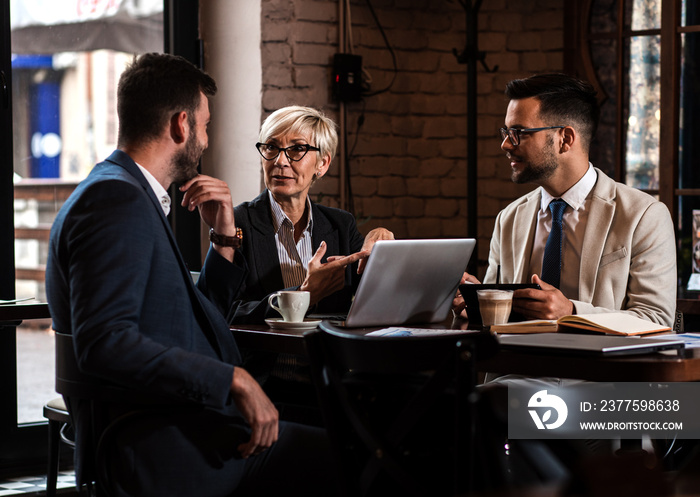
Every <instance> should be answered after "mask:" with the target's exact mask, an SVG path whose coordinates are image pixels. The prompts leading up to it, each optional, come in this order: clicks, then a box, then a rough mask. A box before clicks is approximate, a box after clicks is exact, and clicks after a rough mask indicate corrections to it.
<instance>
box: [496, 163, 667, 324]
mask: <svg viewBox="0 0 700 497" xmlns="http://www.w3.org/2000/svg"><path fill="white" fill-rule="evenodd" d="M596 173H597V174H598V179H597V181H596V184H595V186H594V187H593V190H592V191H591V194H590V195H591V197H590V207H589V208H590V214H589V217H588V222H587V224H586V228H585V229H586V232H585V235H584V240H583V247H582V251H581V271H580V275H581V276H580V279H579V282H578V289H579V300H573V301H572V302H573V303H574V307H575V311H576V313H577V314H590V313H601V312H612V311H620V310H622V311H625V312H629V313H631V314H635V315H637V316H638V317H640V318H643V319H647V320H651V321H653V322H655V323H659V324H664V325H667V326H671V327H672V326H673V322H674V318H675V309H676V285H677V274H676V242H675V236H674V230H673V221H672V220H671V216H670V214H669V212H668V209H667V208H666V206H665V205H664V204H662V203H661V202H658V201H657V200H655V199H654V198H653V197H651V196H650V195H647V194H646V193H643V192H641V191H639V190H637V189H634V188H631V187H629V186H627V185H623V184H621V183H617V182H615V181H613V180H612V179H611V178H609V177H608V176H606V175H605V174H604V173H603V172H602V171H601V170H599V169H597V168H596ZM540 191H541V188H538V189H537V190H535V191H532V192H530V193H528V194H527V195H525V196H523V197H521V198H519V199H518V200H516V201H514V202H513V203H511V204H510V205H509V206H508V207H506V208H505V209H503V210H502V211H501V212H500V213H499V214H498V217H497V218H496V226H495V228H494V231H493V237H492V238H491V247H490V252H489V267H488V269H487V271H486V276H485V277H484V282H487V283H493V282H495V280H496V268H497V266H498V265H499V264H500V265H501V282H502V283H529V282H530V278H531V276H532V275H530V274H527V271H528V268H529V267H530V256H531V253H532V245H533V240H534V237H535V229H536V226H537V210H538V209H539V206H540V197H541V194H540Z"/></svg>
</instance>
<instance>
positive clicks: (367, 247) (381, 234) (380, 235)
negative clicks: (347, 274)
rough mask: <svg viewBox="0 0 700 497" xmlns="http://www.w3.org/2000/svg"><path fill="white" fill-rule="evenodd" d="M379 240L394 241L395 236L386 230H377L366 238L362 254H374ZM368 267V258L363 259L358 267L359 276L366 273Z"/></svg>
mask: <svg viewBox="0 0 700 497" xmlns="http://www.w3.org/2000/svg"><path fill="white" fill-rule="evenodd" d="M377 240H394V234H393V233H392V232H391V231H389V230H388V229H386V228H375V229H373V230H372V231H370V232H369V233H367V236H366V237H365V242H364V243H363V244H362V250H361V251H362V252H367V253H368V254H369V253H370V252H372V247H374V244H375V243H376V242H377ZM366 265H367V258H364V259H361V260H360V263H359V264H358V265H357V274H362V273H363V272H364V271H365V266H366Z"/></svg>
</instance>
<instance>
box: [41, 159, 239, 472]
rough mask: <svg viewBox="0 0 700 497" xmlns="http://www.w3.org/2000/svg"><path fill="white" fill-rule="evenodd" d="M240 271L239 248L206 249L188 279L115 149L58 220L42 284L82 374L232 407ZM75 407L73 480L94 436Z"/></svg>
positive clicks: (147, 198)
mask: <svg viewBox="0 0 700 497" xmlns="http://www.w3.org/2000/svg"><path fill="white" fill-rule="evenodd" d="M245 271H246V270H245V262H244V259H243V257H242V255H241V254H236V260H235V261H234V263H233V264H232V263H230V262H229V261H227V260H226V259H224V258H223V257H221V256H220V255H219V254H218V253H217V252H216V251H214V250H210V251H209V253H208V254H207V258H206V261H205V263H204V267H203V269H202V273H201V277H200V279H199V281H198V283H197V286H195V285H194V284H193V282H192V279H191V277H190V274H189V271H188V269H187V267H186V266H185V263H184V260H183V259H182V256H181V254H180V251H179V250H178V247H177V245H176V242H175V238H174V236H173V233H172V231H171V229H170V226H169V224H168V220H167V218H166V217H165V215H164V213H163V211H162V209H161V206H160V204H159V201H158V199H157V198H156V196H155V195H154V193H153V191H152V189H151V188H150V186H149V184H148V183H147V181H146V179H145V177H144V176H143V174H142V173H141V171H140V170H139V168H138V167H137V166H136V164H135V163H134V162H133V161H132V160H131V158H130V157H129V156H128V155H127V154H125V153H123V152H121V151H115V152H114V153H113V154H112V155H111V156H110V157H109V158H108V159H107V160H106V161H104V162H102V163H100V164H98V165H97V166H95V168H94V169H93V171H92V172H91V173H90V175H89V176H88V178H87V179H85V180H84V181H83V182H82V183H81V184H80V185H79V186H78V188H77V189H76V190H75V192H74V193H73V195H71V197H70V198H69V199H68V200H67V201H66V203H65V205H64V206H63V207H62V208H61V210H60V211H59V213H58V215H57V217H56V221H55V223H54V225H53V228H52V230H51V238H50V246H49V256H48V262H47V269H46V292H47V297H48V302H49V308H50V311H51V316H52V318H53V326H54V329H56V331H60V332H63V333H72V334H73V337H74V348H75V353H76V357H77V360H78V364H79V366H80V368H81V370H82V371H83V372H84V373H88V374H90V375H94V376H97V377H99V378H102V379H104V380H109V381H110V382H115V383H117V384H119V385H122V386H124V387H127V388H128V389H133V390H134V391H135V392H140V393H143V392H146V393H147V394H149V395H152V396H153V397H154V398H162V399H163V401H164V402H167V403H169V404H173V405H176V406H177V405H183V406H188V407H192V406H195V407H196V406H200V407H202V408H209V409H211V410H214V411H216V412H218V413H222V414H225V415H230V416H237V415H238V413H237V411H236V408H235V406H234V404H233V402H232V399H231V396H230V387H231V380H232V377H233V369H234V365H238V364H240V361H241V358H240V354H239V351H238V348H237V346H236V343H235V341H234V339H233V337H232V335H231V333H230V331H229V328H228V324H227V319H226V318H225V316H224V315H223V314H228V313H229V312H230V311H231V309H232V308H231V304H232V301H233V297H234V296H235V295H236V293H237V291H238V288H239V286H240V284H241V282H242V281H243V278H244V276H245ZM207 296H211V300H210V299H209V298H207ZM222 313H223V314H222ZM67 400H68V401H69V403H70V399H67ZM74 407H75V408H72V411H71V414H72V415H74V421H75V424H76V428H77V445H76V449H77V450H76V469H77V478H78V481H82V476H83V470H84V469H85V467H84V464H89V461H87V460H86V459H87V458H85V460H84V456H85V455H87V452H86V451H88V450H89V447H90V446H91V444H92V443H93V442H94V441H93V440H91V439H90V430H88V429H87V425H88V417H89V406H88V405H87V404H85V403H80V404H74ZM183 442H184V441H183ZM188 443H189V442H188ZM185 447H187V445H186V444H185V443H183V444H182V445H181V446H179V445H178V443H177V440H175V441H173V443H172V445H171V446H170V447H168V449H160V448H158V447H153V450H154V451H158V450H168V451H172V452H174V453H175V454H177V451H178V450H180V449H181V448H182V450H190V449H185ZM184 470H185V469H183V471H184ZM88 471H89V469H88ZM86 476H88V475H86Z"/></svg>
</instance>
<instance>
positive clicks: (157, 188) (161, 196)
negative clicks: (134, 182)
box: [136, 163, 171, 216]
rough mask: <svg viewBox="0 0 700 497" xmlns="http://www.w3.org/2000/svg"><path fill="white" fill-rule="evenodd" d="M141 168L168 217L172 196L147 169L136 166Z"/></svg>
mask: <svg viewBox="0 0 700 497" xmlns="http://www.w3.org/2000/svg"><path fill="white" fill-rule="evenodd" d="M136 165H137V166H139V169H140V170H141V172H142V173H143V175H144V176H145V177H146V181H148V184H149V185H151V189H152V190H153V193H155V194H156V198H157V199H158V200H160V206H161V207H162V209H163V212H165V215H166V216H167V215H168V214H170V202H171V201H170V195H168V192H167V190H166V189H165V188H163V185H161V184H160V183H159V182H158V180H157V179H156V178H155V177H154V176H153V175H152V174H151V173H150V172H149V171H148V169H146V168H145V167H143V166H142V165H141V164H138V163H137V164H136Z"/></svg>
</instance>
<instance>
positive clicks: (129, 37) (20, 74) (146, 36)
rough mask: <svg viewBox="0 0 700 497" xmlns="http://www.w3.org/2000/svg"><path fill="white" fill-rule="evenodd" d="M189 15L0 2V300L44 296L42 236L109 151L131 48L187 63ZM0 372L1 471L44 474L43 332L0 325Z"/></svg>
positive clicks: (151, 4)
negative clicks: (32, 467)
mask: <svg viewBox="0 0 700 497" xmlns="http://www.w3.org/2000/svg"><path fill="white" fill-rule="evenodd" d="M197 10H198V2H197V0H177V1H175V0H139V1H137V2H134V1H133V0H90V1H85V0H10V1H9V2H3V3H2V8H0V26H2V33H3V43H2V44H0V71H1V73H0V76H2V80H1V83H2V86H1V87H0V90H2V93H1V94H0V119H1V120H2V127H0V129H2V130H3V132H2V144H3V145H2V147H0V153H2V154H3V157H2V161H0V189H2V192H1V193H2V194H1V195H0V299H11V298H15V297H18V298H19V297H35V298H37V299H38V300H45V295H44V288H43V278H44V276H43V266H44V264H45V262H46V248H47V237H48V229H49V227H50V225H51V223H52V221H53V217H54V215H55V213H56V211H57V210H58V208H60V206H61V204H62V202H63V201H64V200H65V199H66V198H67V196H68V195H69V194H70V192H71V191H72V190H73V188H74V187H75V185H76V184H77V183H78V182H79V181H80V180H81V179H83V178H84V177H85V176H86V175H87V174H88V173H89V171H90V169H91V168H92V166H93V165H94V164H95V163H96V162H97V161H99V160H101V159H102V158H104V157H106V156H107V155H108V153H109V152H111V151H112V150H113V149H114V147H115V145H116V133H117V120H116V107H115V104H116V102H115V97H116V95H115V90H116V82H117V80H118V78H119V75H120V73H121V71H122V68H123V67H124V65H125V64H126V62H128V60H130V59H131V57H132V54H134V53H142V52H146V51H163V50H164V48H165V49H166V50H167V51H169V52H171V53H180V54H181V55H184V56H186V57H188V58H190V60H195V59H194V58H193V57H192V54H191V53H189V52H188V50H183V49H182V47H193V48H192V49H191V50H193V51H194V50H196V48H195V47H196V46H197V44H196V43H195V42H194V39H196V37H197V23H198V17H197V15H196V13H197ZM193 13H194V14H193ZM164 19H165V20H167V22H164ZM183 26H184V27H185V29H183ZM193 26H194V28H193ZM185 38H186V39H185ZM13 192H14V195H13ZM190 238H191V236H190ZM25 324H26V325H35V323H32V322H31V321H25V322H24V323H23V325H25ZM40 324H41V325H42V326H44V328H47V327H48V323H40ZM25 366H31V368H25ZM0 375H1V376H2V378H3V381H2V382H0V396H2V398H3V399H4V401H3V402H2V404H1V405H0V430H2V432H3V433H4V435H3V440H4V442H5V443H3V444H2V446H1V447H0V469H1V470H4V471H6V470H7V468H9V467H20V466H22V467H27V464H28V463H31V462H37V463H38V464H40V467H44V462H43V461H42V459H43V458H45V456H46V438H47V435H46V427H45V421H44V420H43V417H42V412H41V407H42V406H43V403H45V402H46V401H48V400H49V399H50V398H51V397H53V396H55V395H56V394H55V392H54V388H53V383H54V380H53V378H54V369H53V337H52V336H51V335H50V334H49V333H48V332H47V331H46V330H45V329H44V330H41V329H39V331H38V332H37V331H36V326H35V329H34V330H33V331H18V332H17V333H15V326H2V325H0ZM32 392H34V393H32Z"/></svg>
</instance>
